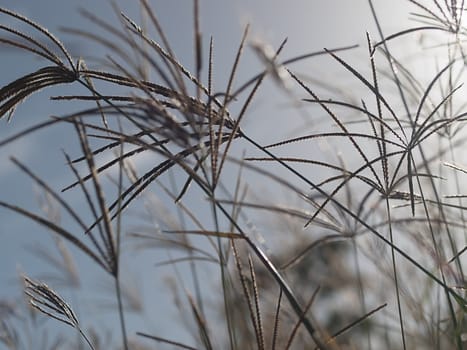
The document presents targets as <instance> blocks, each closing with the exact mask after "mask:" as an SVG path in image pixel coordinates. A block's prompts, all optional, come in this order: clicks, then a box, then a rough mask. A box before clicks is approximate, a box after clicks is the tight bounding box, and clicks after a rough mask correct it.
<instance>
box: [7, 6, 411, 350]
mask: <svg viewBox="0 0 467 350" xmlns="http://www.w3.org/2000/svg"><path fill="white" fill-rule="evenodd" d="M118 3H119V5H120V6H121V9H122V10H123V11H124V12H125V13H126V14H127V15H128V16H129V17H130V18H133V19H134V20H135V21H136V22H139V20H140V16H139V11H138V8H137V7H136V6H135V5H134V4H136V3H137V1H119V2H118ZM151 4H153V8H154V9H155V12H156V14H157V16H158V18H159V20H160V21H161V24H162V26H163V28H164V29H165V31H166V33H167V36H168V38H169V41H170V42H171V43H172V44H173V49H174V51H175V52H176V53H177V56H178V57H179V58H180V59H181V61H182V62H186V64H187V66H188V67H190V66H192V64H193V45H192V37H193V34H192V7H191V2H190V1H187V0H171V1H151ZM374 4H375V7H376V11H377V13H378V15H379V16H380V19H381V24H382V26H383V28H384V30H385V32H386V33H391V32H393V31H395V30H397V29H398V28H400V27H401V26H404V25H406V24H407V21H408V15H407V9H408V6H407V2H406V1H403V0H397V1H386V0H375V1H374ZM200 5H201V23H202V27H201V31H202V33H203V36H204V43H205V48H207V42H208V40H209V37H210V36H211V35H212V36H213V39H214V62H215V67H214V71H215V80H214V83H215V84H219V86H225V83H226V78H227V76H228V72H229V69H230V65H231V64H232V60H233V57H234V54H235V50H236V47H237V46H238V43H239V42H240V38H241V35H242V32H243V28H244V27H245V25H246V24H247V23H249V24H250V25H251V30H250V33H251V35H250V37H251V40H252V41H253V40H256V41H259V42H261V43H264V44H267V45H272V46H273V47H277V46H278V45H279V43H280V42H282V40H284V39H285V38H288V41H287V45H286V47H285V50H284V53H283V57H284V58H289V57H294V56H296V55H300V54H303V53H308V52H314V51H318V50H322V49H323V48H333V47H340V46H347V45H353V44H358V45H360V48H359V49H357V50H356V51H355V52H354V53H348V54H345V55H346V57H347V58H348V59H350V60H354V61H355V62H359V61H362V63H363V65H365V64H366V62H365V61H364V60H365V58H366V57H367V55H366V53H367V51H366V48H365V45H366V44H365V42H366V37H365V33H366V31H368V32H370V34H371V35H372V36H373V37H375V38H377V37H378V34H377V32H376V27H375V25H374V21H373V20H372V17H371V11H370V8H369V6H368V1H366V0H352V1H342V0H326V1H323V0H295V1H287V2H286V1H280V0H256V1H251V0H239V1H230V0H217V1H207V0H206V1H200ZM0 6H1V7H5V8H8V9H11V10H14V11H17V12H19V13H21V14H23V15H25V16H26V17H28V18H31V19H32V20H34V21H36V22H38V23H40V24H42V25H44V26H45V27H47V28H48V29H49V30H50V32H52V33H54V34H56V35H57V36H58V37H59V38H60V39H61V40H62V41H63V42H64V43H65V46H66V47H69V50H70V52H71V54H72V55H73V58H74V59H77V58H78V57H79V56H83V57H87V56H90V55H92V56H96V55H104V54H105V51H104V50H103V49H102V48H101V47H98V46H96V45H93V44H91V43H89V42H86V41H83V40H82V39H81V38H77V37H74V36H72V35H70V34H67V33H64V32H63V30H62V29H63V27H64V26H65V27H69V28H70V27H71V28H87V29H92V28H95V27H94V26H93V24H92V23H90V22H89V21H88V20H86V19H84V18H83V16H82V15H80V14H79V11H78V10H79V9H80V8H84V9H87V10H88V11H92V13H93V14H95V15H97V16H99V17H102V18H104V19H107V18H108V19H109V20H110V21H111V22H112V23H114V24H116V23H117V20H116V17H115V15H114V14H113V13H112V9H111V7H110V6H109V2H107V1H95V0H79V1H77V0H68V1H58V0H41V1H33V0H17V1H8V0H0ZM0 23H2V24H5V25H8V26H12V27H14V28H19V29H22V30H26V28H25V27H24V25H22V24H18V22H15V21H13V20H11V19H10V18H7V17H6V16H5V15H1V17H0ZM205 51H206V50H205ZM245 57H246V58H245V62H244V63H243V65H242V69H241V72H240V75H239V79H244V80H245V81H246V80H247V79H248V78H249V77H251V76H253V75H254V74H256V73H257V72H259V71H260V70H261V67H262V66H261V62H260V61H259V60H258V58H257V57H256V56H255V55H254V54H253V53H252V51H251V50H250V52H248V53H247V54H246V55H245ZM0 62H1V63H2V64H1V65H0V86H3V85H5V84H7V83H8V82H10V81H11V80H14V79H16V78H18V77H19V76H21V75H23V74H27V73H28V72H30V71H31V69H34V68H38V67H40V66H41V62H40V61H38V60H37V59H36V58H33V57H31V55H28V54H24V53H22V52H20V51H19V50H16V49H11V48H6V47H5V46H1V47H0ZM317 62H320V65H317V64H310V65H308V63H301V64H299V65H298V66H299V67H300V68H301V69H302V71H304V72H308V73H309V74H310V75H314V74H316V75H319V76H320V77H322V79H331V80H332V79H333V77H334V76H335V74H340V73H339V70H338V69H337V68H336V65H333V64H332V62H331V63H330V62H329V60H328V61H326V62H325V61H324V60H322V61H321V60H318V61H317ZM321 62H323V63H322V65H321ZM271 86H272V84H269V85H268V87H267V89H266V90H265V92H263V94H264V95H262V97H261V96H260V97H259V98H258V102H257V104H255V105H254V107H253V109H254V110H255V111H261V112H262V113H264V114H267V115H270V118H271V120H272V121H274V122H272V125H276V126H279V127H281V126H283V127H288V128H291V126H290V125H288V124H289V123H288V122H287V121H284V120H283V119H282V118H281V116H280V111H281V108H283V106H281V105H280V104H279V103H278V104H273V105H271V104H266V103H264V98H266V96H267V94H268V91H269V90H268V89H270V88H272V87H271ZM66 91H67V92H72V91H74V90H73V89H72V88H70V89H68V88H67V90H66ZM59 92H61V90H59V89H50V90H47V91H44V92H42V93H40V94H38V95H35V96H32V97H31V98H30V99H28V100H27V101H25V102H24V103H23V104H21V105H20V106H19V107H18V109H17V111H16V113H15V115H14V117H13V119H12V120H11V122H9V123H8V122H7V121H6V118H4V119H2V120H0V142H1V140H4V139H5V138H7V137H9V136H11V135H13V134H15V133H17V132H19V131H21V130H23V129H24V128H26V127H28V126H31V125H34V124H35V123H37V122H39V121H44V120H46V118H47V117H48V116H50V115H63V114H67V113H69V112H70V109H72V110H73V108H75V110H78V109H79V106H75V105H73V104H71V105H70V104H66V103H60V102H59V103H54V104H52V103H50V102H49V101H48V97H49V96H52V95H54V94H58V93H59ZM257 123H258V122H257V121H256V119H254V118H252V119H250V120H247V127H248V128H249V130H251V132H253V133H255V132H257V130H259V125H258V124H257ZM274 123H277V124H274ZM283 124H284V125H283ZM67 130H68V129H67V128H65V127H54V128H51V129H50V130H44V131H40V132H37V133H34V134H32V135H29V136H28V137H25V138H22V139H20V140H18V141H16V142H14V143H10V144H8V145H6V146H3V147H2V148H1V150H0V184H1V186H0V200H2V201H7V202H10V203H13V204H17V205H19V206H22V207H25V208H27V209H29V210H32V211H34V212H38V207H39V204H38V191H37V188H35V187H34V186H33V184H32V181H31V180H30V179H29V178H28V177H27V176H26V175H25V174H24V173H22V172H21V171H20V170H19V169H18V168H17V167H15V166H13V165H12V163H11V161H10V160H9V157H10V156H14V157H16V158H17V159H18V160H20V161H21V162H23V163H24V164H27V166H28V167H30V168H31V169H32V170H33V171H34V172H36V173H37V174H38V175H40V176H41V177H42V178H44V179H47V181H48V182H49V183H51V184H53V186H54V188H56V189H60V188H63V187H64V186H66V185H67V184H69V181H70V178H71V176H70V174H69V173H68V172H67V173H64V172H63V170H62V169H63V166H64V162H65V160H64V158H63V154H62V152H61V149H62V148H65V149H67V150H70V152H73V150H76V140H70V138H69V137H68V134H67ZM261 137H263V140H264V142H268V141H270V139H269V138H270V137H271V136H270V133H266V134H265V135H261ZM70 196H71V195H70ZM65 219H66V218H65ZM0 237H1V240H2V244H1V245H0V299H2V298H5V299H15V298H16V297H17V296H18V291H19V283H18V278H17V274H18V272H19V271H23V272H27V273H28V274H30V275H32V276H40V275H41V274H43V273H44V271H47V268H48V267H47V266H44V264H43V263H42V262H41V260H40V259H38V258H37V256H34V255H32V254H31V249H33V247H36V248H37V247H38V246H43V247H44V246H47V245H48V244H52V243H53V242H52V241H51V239H50V237H49V235H48V234H47V233H46V232H45V230H43V229H41V228H38V227H37V225H35V224H33V223H31V222H29V221H28V220H26V219H24V218H22V217H20V216H18V215H16V214H13V213H11V212H9V211H7V210H5V209H0ZM77 261H78V263H79V264H80V266H84V268H89V262H86V261H85V259H83V257H79V256H78V257H77ZM49 267H50V266H49ZM106 283H107V282H106ZM157 293H160V296H158V297H157V299H158V300H162V299H159V298H167V297H168V294H169V293H170V291H169V290H168V289H167V288H160V290H159V291H158V292H157ZM90 298H95V296H92V297H90ZM159 304H160V305H163V303H159ZM162 309H163V310H161V314H165V313H169V312H170V311H169V309H167V310H165V309H164V307H162ZM170 317H173V316H170ZM174 319H175V317H174V318H172V320H174ZM155 329H156V330H157V331H159V332H169V334H170V329H171V326H170V323H168V324H165V325H162V326H156V327H155ZM186 336H187V339H188V341H189V335H186ZM0 349H2V348H1V346H0Z"/></svg>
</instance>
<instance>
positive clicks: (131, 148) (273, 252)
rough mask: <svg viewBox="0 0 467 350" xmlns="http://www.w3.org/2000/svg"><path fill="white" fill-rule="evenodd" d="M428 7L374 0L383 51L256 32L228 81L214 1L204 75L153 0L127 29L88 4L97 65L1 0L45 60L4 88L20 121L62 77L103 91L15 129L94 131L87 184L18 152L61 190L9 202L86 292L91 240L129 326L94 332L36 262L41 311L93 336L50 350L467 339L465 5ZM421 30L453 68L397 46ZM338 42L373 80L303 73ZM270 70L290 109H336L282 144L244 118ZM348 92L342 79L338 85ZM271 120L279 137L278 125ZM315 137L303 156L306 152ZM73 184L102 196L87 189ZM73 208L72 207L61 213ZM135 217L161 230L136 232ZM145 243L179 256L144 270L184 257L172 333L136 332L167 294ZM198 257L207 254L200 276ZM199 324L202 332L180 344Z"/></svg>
mask: <svg viewBox="0 0 467 350" xmlns="http://www.w3.org/2000/svg"><path fill="white" fill-rule="evenodd" d="M409 2H410V3H412V5H413V8H414V13H413V14H412V16H413V18H414V19H415V21H414V23H415V26H414V27H411V28H403V29H401V30H400V31H399V32H396V33H384V32H383V28H382V27H381V25H380V23H379V20H378V16H377V9H376V8H375V6H374V3H373V1H372V0H369V2H368V4H369V7H370V9H371V13H372V14H373V20H374V21H375V22H376V24H377V28H378V32H377V33H372V35H371V36H370V34H367V43H366V47H357V46H356V45H352V43H350V45H349V46H346V47H338V48H327V49H323V50H321V51H317V52H311V53H304V54H303V55H301V56H298V57H292V58H288V59H284V58H283V57H284V56H286V52H287V43H286V40H284V41H283V42H282V43H278V45H277V47H276V48H271V47H270V46H269V45H267V44H266V43H261V42H258V41H253V40H251V39H250V34H249V29H248V27H246V28H245V31H244V33H243V36H242V37H241V38H239V42H238V44H237V45H236V47H235V48H232V52H233V55H234V57H233V60H232V61H233V63H232V64H231V67H230V75H229V79H228V81H227V82H226V83H225V86H219V85H218V84H216V86H215V84H214V79H213V76H214V71H215V67H216V65H215V63H216V62H215V61H214V58H213V57H215V56H214V52H215V45H214V43H215V42H214V39H215V37H214V39H213V37H211V39H210V40H206V37H205V36H204V34H202V33H201V30H200V15H199V13H200V8H199V3H198V1H197V0H193V3H192V6H193V38H194V39H193V47H194V54H193V57H194V64H192V66H193V67H194V68H193V71H190V70H189V69H188V68H187V64H185V63H184V62H183V61H184V60H180V59H178V58H177V55H176V53H175V52H174V50H173V49H172V46H173V45H172V44H173V43H171V42H170V41H169V40H168V39H167V36H166V33H165V32H164V29H163V28H162V26H161V24H160V22H159V20H158V18H157V16H156V15H155V11H154V10H153V9H152V8H151V5H150V4H149V2H148V1H146V0H141V1H140V2H139V4H140V7H141V11H142V13H144V17H145V18H146V19H147V21H146V22H147V23H144V24H141V25H140V24H139V23H137V22H136V21H135V20H134V19H132V18H130V17H128V16H127V15H126V14H125V13H123V12H120V10H119V9H117V8H115V10H116V13H117V15H118V16H119V18H120V23H119V25H114V24H111V23H109V22H107V21H106V20H105V19H103V18H101V17H97V16H96V15H94V14H92V13H90V12H83V15H84V16H85V17H86V18H87V19H88V20H91V21H92V22H93V23H94V25H95V26H97V27H98V28H99V30H98V31H87V30H86V29H83V28H79V29H76V28H75V29H70V28H68V29H66V31H67V32H68V33H72V34H74V35H76V36H77V37H79V38H82V39H83V40H89V41H92V42H95V43H97V44H99V45H102V46H103V47H104V48H105V49H106V50H107V51H108V52H109V54H108V55H107V56H106V57H105V58H104V59H100V60H96V61H91V60H89V61H88V59H87V58H86V57H84V58H80V59H74V58H73V57H72V56H71V55H70V54H69V52H68V51H67V49H66V47H65V45H64V44H62V42H61V41H60V40H59V39H58V38H57V37H56V36H54V35H53V34H51V33H50V32H49V31H48V30H47V29H45V28H44V27H43V26H41V25H39V24H37V23H35V22H34V21H32V20H31V19H29V18H26V17H24V16H22V15H20V14H18V13H15V12H13V11H10V10H8V9H0V13H1V15H2V16H4V18H9V19H10V20H14V21H17V23H19V24H21V27H22V28H27V31H25V32H23V31H20V30H18V29H15V27H9V26H6V25H0V31H1V34H0V43H1V44H2V45H5V46H14V47H16V48H19V49H21V50H24V54H25V55H26V54H28V55H35V56H39V57H40V58H41V59H42V61H41V62H43V67H42V68H40V69H38V70H36V71H34V72H31V73H29V74H26V75H24V76H22V77H19V78H17V79H16V80H14V81H12V82H10V83H9V84H7V85H5V86H3V87H2V88H1V89H0V116H2V117H5V118H7V119H8V120H11V121H12V123H14V121H15V120H14V119H15V115H14V112H15V108H16V107H17V106H18V105H19V104H20V103H21V102H23V101H24V100H26V99H27V98H28V97H30V96H31V95H32V94H34V93H36V92H38V91H39V90H43V89H45V88H48V87H52V86H60V87H63V86H65V85H70V84H71V85H73V84H74V85H78V86H80V87H82V88H84V91H86V93H83V94H81V95H77V94H72V95H60V96H53V97H52V99H53V100H56V101H75V102H76V101H78V102H79V103H82V105H83V106H84V107H83V109H82V110H79V111H77V112H73V113H70V114H68V115H63V116H52V117H50V118H48V119H45V118H44V119H45V120H42V121H38V122H37V124H36V125H34V126H33V127H30V128H28V129H26V130H20V131H18V133H16V134H15V135H13V136H11V137H9V138H7V139H4V140H0V146H4V145H6V144H10V143H14V142H20V140H21V139H22V138H24V137H28V135H30V134H31V133H34V132H37V131H39V130H41V129H44V128H52V127H53V126H54V125H68V126H69V132H70V138H71V137H75V138H76V140H77V143H78V145H79V149H78V150H72V152H73V153H77V155H76V154H75V155H74V156H72V155H70V154H68V153H69V152H68V151H66V152H64V157H65V159H66V166H67V169H68V172H69V173H70V174H71V175H72V176H73V177H74V180H71V181H70V184H69V186H67V187H66V188H54V186H53V184H50V183H47V181H45V180H43V179H41V177H40V176H39V175H38V174H36V173H35V172H34V171H33V170H32V169H30V168H29V167H28V166H27V165H26V164H23V163H22V162H21V160H19V159H16V158H11V161H12V164H14V165H15V166H16V167H17V169H18V172H23V173H25V174H27V175H28V176H29V177H30V179H31V180H32V182H34V183H35V184H36V185H37V187H39V188H40V189H41V192H42V193H43V197H42V201H41V204H42V205H41V207H42V209H43V210H42V213H35V212H32V211H29V210H26V209H24V208H22V207H20V206H17V205H15V204H14V203H12V202H13V201H12V200H11V199H9V198H1V197H0V207H2V210H9V211H12V212H15V213H17V214H20V215H22V216H23V217H24V218H25V219H30V220H33V221H34V222H35V223H37V224H38V225H40V226H42V227H44V228H46V229H47V230H49V231H50V232H51V233H52V236H53V238H54V240H55V243H56V247H57V249H58V251H59V253H60V259H59V262H58V263H57V264H58V265H60V266H62V269H63V270H64V275H65V276H68V277H67V281H68V283H67V284H68V288H70V289H72V290H73V289H76V284H77V282H76V281H77V280H78V279H79V275H80V274H86V275H88V274H89V271H80V269H79V268H78V267H77V264H76V263H75V262H74V254H75V253H76V252H80V254H83V255H84V256H85V257H86V258H87V259H88V260H89V261H90V262H91V264H92V266H95V270H96V271H94V272H93V274H94V273H95V274H102V275H105V276H108V277H110V278H111V279H112V281H113V289H114V291H115V300H116V304H115V310H114V311H115V313H116V314H117V315H118V323H117V324H116V325H115V326H116V327H117V329H115V330H113V332H112V337H111V340H108V339H107V340H106V334H105V331H106V330H105V329H100V328H99V327H97V326H93V327H88V326H87V324H91V323H92V319H90V320H89V319H86V316H87V315H86V313H83V314H82V315H80V316H79V321H78V317H77V316H76V314H75V311H73V307H76V305H72V303H70V302H68V301H67V300H65V298H64V297H62V296H61V295H62V293H61V292H60V293H59V291H57V290H56V289H54V287H53V286H52V285H51V284H50V283H49V282H48V283H47V284H45V283H44V281H38V280H37V279H36V278H34V279H33V278H30V277H27V274H24V275H23V276H22V280H23V282H24V291H25V296H26V300H27V301H28V303H29V305H31V306H32V307H33V309H34V310H36V311H39V312H40V313H42V314H45V315H47V316H48V317H51V318H53V319H55V320H58V321H60V322H61V323H64V324H66V325H68V326H71V327H72V328H73V329H75V330H76V334H77V337H71V339H64V338H63V337H60V333H61V331H58V333H59V334H58V335H56V340H55V341H53V342H52V343H51V345H50V348H67V349H69V348H86V347H88V348H90V349H104V348H110V347H113V348H123V349H150V348H155V347H156V346H157V348H159V346H160V347H161V348H164V346H165V348H178V349H270V348H271V349H292V348H297V349H304V348H305V349H314V348H316V349H383V348H384V349H428V348H429V349H463V348H464V347H465V343H466V337H467V322H466V321H465V319H464V317H465V311H466V310H467V309H466V308H467V303H466V299H465V275H464V272H463V269H464V268H466V264H465V251H466V250H467V248H466V247H467V245H466V244H467V234H466V233H465V232H466V226H467V224H466V219H465V215H466V214H465V213H464V210H465V209H466V207H465V205H464V204H463V203H464V199H463V198H464V194H463V193H465V191H466V190H467V188H464V187H465V186H463V182H464V181H463V180H464V178H465V177H466V176H467V175H466V174H465V173H467V168H465V167H463V165H462V161H463V159H462V155H463V154H462V150H463V147H464V139H465V135H464V131H463V126H464V121H465V117H466V116H467V114H466V104H465V102H464V97H463V96H465V91H464V90H463V88H462V83H463V79H464V77H465V67H466V64H467V58H466V57H465V55H464V38H465V34H466V29H464V27H463V25H462V23H463V16H464V14H463V12H464V1H456V0H453V1H450V2H448V1H445V0H433V1H431V2H429V1H426V2H422V1H418V0H417V1H416V0H409ZM187 6H188V4H187ZM190 6H191V5H190ZM420 35H423V37H424V38H425V39H424V41H425V43H423V42H421V41H419V40H417V37H420ZM39 37H40V38H42V39H38V38H39ZM373 38H377V39H373ZM206 43H209V45H207V47H206V45H205V44H206ZM402 43H410V45H411V46H412V49H413V47H416V50H417V52H418V56H417V57H416V62H420V61H421V62H423V64H424V65H426V66H428V65H431V66H432V67H433V69H432V70H431V69H430V70H427V71H426V72H423V74H421V75H420V73H419V71H417V69H416V68H417V65H415V66H414V65H413V64H412V63H411V62H408V63H406V62H404V57H397V55H396V54H395V52H394V51H393V49H392V47H397V46H398V45H402ZM330 44H332V43H330ZM246 50H251V51H252V52H255V53H256V54H257V56H258V58H259V59H260V61H261V62H262V63H263V64H264V70H263V71H261V72H258V74H257V75H255V76H253V77H252V78H251V79H249V80H247V81H239V80H238V78H237V77H238V72H239V71H240V70H241V69H242V59H243V58H244V54H245V51H246ZM355 50H360V51H361V52H365V53H366V57H367V63H366V67H367V68H369V69H364V70H363V71H362V70H361V69H359V68H357V67H356V66H354V65H352V64H350V63H348V62H347V61H346V59H345V58H344V57H345V54H346V53H347V52H349V51H350V52H351V51H355ZM318 56H319V57H320V59H323V58H325V59H328V60H329V62H330V64H334V65H335V66H336V67H339V69H341V70H342V73H341V74H342V75H343V76H344V75H346V76H347V77H348V78H349V79H351V80H352V81H353V83H352V84H354V86H356V88H355V89H354V92H353V94H351V95H350V96H349V94H347V93H346V94H340V93H338V92H337V93H336V91H342V89H343V88H344V87H343V86H340V85H339V84H340V82H341V81H340V80H335V81H334V80H333V81H330V82H326V84H324V85H325V89H323V84H319V83H316V82H317V80H316V79H310V81H311V82H309V81H308V80H307V79H306V78H304V74H302V73H303V72H300V71H297V70H296V69H294V63H296V62H301V61H308V60H310V61H313V60H314V59H315V58H316V57H318ZM431 57H433V59H432V60H430V58H431ZM417 60H420V61H417ZM92 66H95V67H98V68H94V69H93V68H90V67H92ZM222 66H226V64H224V63H223V64H222ZM427 72H428V73H427ZM429 72H432V73H429ZM427 74H429V76H428V77H427ZM306 75H307V76H311V78H315V77H313V72H311V73H310V72H306ZM266 79H270V80H271V81H274V82H275V83H276V86H277V90H278V91H280V93H281V94H283V95H284V96H285V98H286V99H288V100H289V102H290V105H291V106H292V107H293V108H291V109H290V110H287V111H286V112H285V113H286V114H288V116H287V118H291V116H292V115H298V116H299V117H305V118H307V117H309V116H311V117H312V118H313V119H314V120H320V121H319V122H314V123H312V124H311V123H307V124H306V127H302V128H300V133H299V134H298V135H294V136H292V137H283V135H280V133H278V135H277V138H276V137H275V138H276V139H277V142H275V143H273V144H262V143H261V141H260V140H261V137H260V136H258V135H259V134H258V133H257V132H254V131H252V130H249V128H248V124H245V123H244V119H245V117H246V116H248V115H249V114H252V113H253V112H251V104H252V102H253V101H254V99H255V97H256V96H257V94H258V93H259V92H260V91H261V88H262V84H263V83H264V81H265V80H266ZM347 81H348V80H347ZM329 86H332V87H333V88H334V90H333V93H331V94H330V95H324V93H322V91H323V90H324V91H326V89H328V88H329ZM318 91H319V92H318ZM328 91H329V89H328ZM267 103H269V102H267ZM271 104H274V102H273V101H271ZM254 114H255V118H257V119H261V118H264V119H267V116H262V115H257V114H258V112H254ZM259 114H260V113H259ZM304 114H305V115H304ZM263 125H265V127H264V130H263V132H267V133H268V134H271V133H273V132H274V129H272V128H269V127H268V123H267V122H265V123H264V124H263ZM273 136H274V135H273ZM296 145H300V147H301V148H300V154H289V150H290V149H292V146H296ZM294 149H295V150H296V149H298V148H297V147H295V148H294ZM239 150H240V152H239ZM335 150H337V151H335ZM258 183H261V184H262V186H264V188H267V189H268V190H269V191H271V192H275V193H283V195H282V197H281V200H280V203H279V200H278V199H277V198H274V196H268V195H267V194H265V193H260V191H261V189H260V190H258V191H255V189H256V188H259V186H258V185H257V184H258ZM71 191H75V193H76V194H77V195H79V196H81V198H82V202H81V203H84V205H80V206H79V207H77V206H74V205H73V204H72V203H71V202H70V201H69V200H68V199H67V197H66V196H65V195H66V194H67V193H69V192H71ZM63 192H65V193H63ZM155 193H157V197H159V198H162V204H161V200H160V199H159V200H158V199H157V198H156V199H154V198H155V197H154V196H155ZM77 208H79V209H77ZM57 212H64V213H65V215H66V217H67V220H63V222H61V221H60V220H59V219H58V218H57V217H58V216H59V215H58V214H57ZM135 212H136V213H138V214H139V215H140V217H142V218H143V219H142V220H146V221H145V223H148V225H146V224H145V225H141V222H140V223H139V224H140V225H139V226H136V225H135V226H134V227H136V228H134V229H131V230H125V229H124V227H125V226H124V223H125V222H127V220H129V219H130V218H131V215H130V214H131V213H135ZM128 216H130V218H129V217H128ZM131 219H133V224H134V217H133V218H131ZM264 241H266V243H267V244H264ZM126 243H131V244H132V245H133V246H134V247H137V248H138V250H137V253H134V254H139V253H140V252H141V247H144V250H145V253H148V255H149V256H151V258H152V259H155V260H157V261H159V262H160V261H161V260H162V258H161V256H163V257H165V256H167V255H165V254H162V255H161V248H163V249H165V250H166V251H168V252H169V254H168V256H169V257H170V258H169V259H168V260H167V261H162V262H160V263H159V264H158V266H157V267H154V266H153V265H151V264H150V265H143V266H141V267H139V270H140V271H144V274H143V276H144V277H141V278H142V279H144V280H148V279H152V278H154V277H153V276H156V275H157V274H158V268H159V267H160V266H162V265H164V266H166V267H167V266H168V268H169V269H170V270H172V271H173V276H175V277H173V279H170V280H168V281H167V284H168V285H170V286H171V287H170V288H173V294H174V304H175V306H176V307H177V308H179V309H180V312H181V316H180V317H181V318H182V321H180V322H179V323H177V325H176V326H174V327H173V328H174V331H173V334H170V336H166V335H164V334H156V333H152V332H150V331H148V329H150V327H147V328H143V329H140V330H134V328H135V327H134V326H133V325H131V322H129V321H128V320H129V308H131V309H132V310H139V311H141V309H142V308H154V309H156V310H157V309H158V301H157V300H156V301H154V300H152V301H151V302H147V303H146V305H145V306H142V304H143V303H144V302H146V300H141V299H140V298H141V297H139V296H136V297H135V296H134V295H132V294H131V290H130V289H128V288H127V286H125V284H124V279H125V263H126V262H127V261H126V260H125V259H122V250H123V248H127V247H128V245H126ZM42 253H43V252H42ZM43 255H44V256H47V254H43ZM49 258H50V256H49ZM137 262H138V263H139V262H141V261H139V260H137ZM181 265H183V266H188V269H185V270H184V271H185V272H184V273H183V275H182V273H180V266H181ZM203 271H208V273H207V275H209V277H206V274H204V275H203ZM148 276H149V277H148ZM186 276H189V277H190V278H191V281H190V282H189V283H187V282H186V281H184V280H185V279H186ZM213 276H215V277H213ZM213 280H215V282H213ZM172 281H175V283H174V284H172ZM213 283H217V288H215V289H214V290H213V288H212V284H213ZM160 288H163V287H160ZM165 288H167V287H165ZM152 293H154V291H152ZM182 294H183V296H181V295H182ZM213 298H214V299H215V302H212V300H213ZM2 305H3V307H2V308H1V310H0V312H1V314H0V315H1V318H0V340H1V341H2V343H3V344H4V345H6V347H7V348H9V349H22V348H27V344H28V341H27V340H25V338H26V337H27V334H25V333H24V332H23V333H22V331H21V322H20V321H19V320H21V319H22V320H23V321H24V319H25V318H28V317H30V318H34V317H36V315H35V313H34V312H33V311H29V310H27V309H25V310H26V311H25V312H24V313H23V314H22V315H21V316H18V312H19V311H18V310H16V309H15V308H14V307H12V306H11V305H10V304H8V303H6V302H5V303H3V304H2ZM155 313H157V311H155ZM219 315H220V320H221V321H219ZM166 317H167V315H159V316H158V317H157V319H156V320H155V322H156V323H157V322H167V321H166V320H164V318H166ZM91 318H92V316H91ZM133 318H134V314H132V315H131V319H132V320H133ZM143 322H145V320H143ZM182 325H185V326H186V327H187V328H188V332H191V333H190V334H191V335H192V337H191V340H187V341H185V340H184V339H186V337H185V336H184V337H183V339H182V336H180V339H178V338H177V334H178V332H180V334H182V331H181V328H183V327H182Z"/></svg>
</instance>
